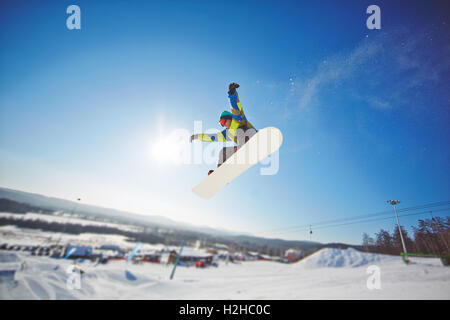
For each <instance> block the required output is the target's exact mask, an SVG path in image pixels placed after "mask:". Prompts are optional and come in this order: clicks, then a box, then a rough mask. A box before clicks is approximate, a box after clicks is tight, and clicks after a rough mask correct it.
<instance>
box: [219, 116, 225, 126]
mask: <svg viewBox="0 0 450 320" xmlns="http://www.w3.org/2000/svg"><path fill="white" fill-rule="evenodd" d="M225 121H227V119H225V118H223V119H220V121H219V123H220V125H221V126H222V127H223V126H225Z"/></svg>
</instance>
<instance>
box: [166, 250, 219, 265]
mask: <svg viewBox="0 0 450 320" xmlns="http://www.w3.org/2000/svg"><path fill="white" fill-rule="evenodd" d="M177 256H178V251H175V250H172V251H171V253H170V256H169V263H175V262H176V261H177ZM213 258H214V256H213V255H212V254H210V253H207V252H204V251H201V250H198V249H193V248H186V247H185V248H183V251H182V252H181V256H180V264H181V265H186V266H191V265H195V263H196V262H197V261H200V262H201V261H203V262H204V263H205V265H210V264H212V262H213Z"/></svg>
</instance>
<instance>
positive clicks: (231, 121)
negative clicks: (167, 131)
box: [191, 82, 257, 175]
mask: <svg viewBox="0 0 450 320" xmlns="http://www.w3.org/2000/svg"><path fill="white" fill-rule="evenodd" d="M237 88H239V84H237V83H234V82H233V83H230V85H229V86H228V98H229V99H230V104H231V112H229V111H224V112H222V114H221V115H220V120H219V123H220V125H221V126H222V127H224V128H225V130H223V131H221V132H218V133H215V134H207V133H200V134H194V135H192V136H191V142H192V141H193V140H200V141H206V142H217V141H220V142H225V141H233V142H234V143H236V145H237V146H235V147H224V148H223V149H222V150H221V151H220V153H219V161H218V163H217V167H220V166H221V165H222V164H223V163H224V162H225V161H226V160H227V159H228V158H229V157H230V156H232V155H233V154H234V153H235V152H236V151H237V150H238V149H239V148H241V147H242V146H243V145H244V144H245V143H246V142H247V141H248V140H249V139H250V138H251V137H252V136H253V135H254V134H255V133H256V132H257V130H256V129H255V127H254V126H253V125H252V124H251V123H250V122H249V121H248V120H247V118H246V117H245V114H244V109H243V108H242V105H241V102H240V101H239V96H238V93H237V91H236V89H237ZM213 172H214V170H209V172H208V175H210V174H211V173H213Z"/></svg>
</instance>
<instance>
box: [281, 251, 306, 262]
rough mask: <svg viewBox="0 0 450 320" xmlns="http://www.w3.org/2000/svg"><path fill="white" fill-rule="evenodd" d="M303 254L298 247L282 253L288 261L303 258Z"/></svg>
mask: <svg viewBox="0 0 450 320" xmlns="http://www.w3.org/2000/svg"><path fill="white" fill-rule="evenodd" d="M304 256H305V253H304V252H303V251H302V250H300V249H288V250H286V252H285V253H284V257H285V259H287V260H288V261H289V262H296V261H298V260H300V259H301V258H303V257H304Z"/></svg>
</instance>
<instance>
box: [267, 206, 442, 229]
mask: <svg viewBox="0 0 450 320" xmlns="http://www.w3.org/2000/svg"><path fill="white" fill-rule="evenodd" d="M448 204H450V201H441V202H434V203H429V204H424V205H418V206H414V207H408V208H402V209H399V210H397V211H398V212H408V211H412V210H418V209H428V208H433V207H438V206H443V205H448ZM391 214H392V211H391V210H388V211H382V212H378V213H372V214H365V215H359V216H354V217H347V218H341V219H334V220H326V221H322V222H316V223H313V224H305V225H298V226H291V227H284V228H277V229H271V230H265V231H262V232H261V233H278V231H287V230H290V229H292V230H294V229H295V230H297V229H300V228H302V229H303V228H307V227H309V226H314V227H316V226H323V225H328V224H334V223H337V222H346V221H351V220H359V219H363V218H370V217H375V216H382V215H391Z"/></svg>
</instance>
